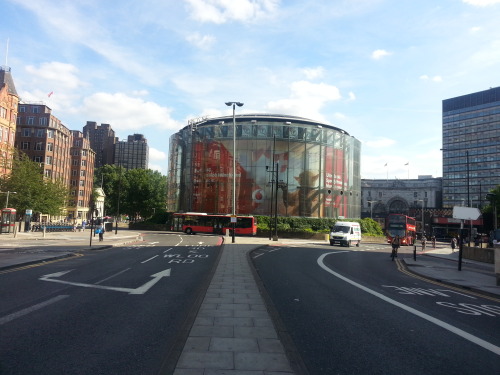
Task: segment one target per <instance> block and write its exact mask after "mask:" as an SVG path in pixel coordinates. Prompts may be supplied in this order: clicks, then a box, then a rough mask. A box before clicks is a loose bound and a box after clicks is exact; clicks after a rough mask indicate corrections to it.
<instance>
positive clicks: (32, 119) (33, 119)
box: [28, 117, 35, 125]
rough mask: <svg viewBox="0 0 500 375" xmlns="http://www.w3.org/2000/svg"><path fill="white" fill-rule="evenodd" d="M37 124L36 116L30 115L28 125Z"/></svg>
mask: <svg viewBox="0 0 500 375" xmlns="http://www.w3.org/2000/svg"><path fill="white" fill-rule="evenodd" d="M34 124H35V118H34V117H28V125H34Z"/></svg>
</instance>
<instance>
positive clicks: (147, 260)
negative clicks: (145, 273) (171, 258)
mask: <svg viewBox="0 0 500 375" xmlns="http://www.w3.org/2000/svg"><path fill="white" fill-rule="evenodd" d="M157 256H158V255H155V256H154V257H151V258H149V259H146V260H145V261H143V262H141V264H142V263H146V262H149V261H150V260H153V259H154V258H156V257H157Z"/></svg>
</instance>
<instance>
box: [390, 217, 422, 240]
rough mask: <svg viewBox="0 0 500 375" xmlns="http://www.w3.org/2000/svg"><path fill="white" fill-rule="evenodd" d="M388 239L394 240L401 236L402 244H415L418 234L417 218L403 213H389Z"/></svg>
mask: <svg viewBox="0 0 500 375" xmlns="http://www.w3.org/2000/svg"><path fill="white" fill-rule="evenodd" d="M385 228H386V232H387V241H388V242H389V243H391V242H392V240H393V238H394V237H396V236H399V238H400V240H401V241H400V244H401V245H413V243H414V242H415V236H416V233H415V231H416V229H417V228H416V220H415V218H414V217H409V216H406V215H401V214H389V216H387V221H386V226H385Z"/></svg>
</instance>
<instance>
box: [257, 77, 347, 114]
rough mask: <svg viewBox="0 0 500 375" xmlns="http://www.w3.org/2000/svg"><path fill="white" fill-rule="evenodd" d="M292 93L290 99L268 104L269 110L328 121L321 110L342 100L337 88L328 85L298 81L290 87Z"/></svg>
mask: <svg viewBox="0 0 500 375" xmlns="http://www.w3.org/2000/svg"><path fill="white" fill-rule="evenodd" d="M290 91H291V92H290V98H288V99H281V100H276V101H271V102H269V103H268V104H267V107H268V109H269V110H272V111H275V112H277V113H286V114H291V115H296V116H302V117H306V118H310V119H315V120H320V121H326V120H325V119H324V118H323V116H322V115H321V113H320V110H321V108H322V107H323V106H324V105H325V104H326V103H328V102H332V101H336V100H339V99H341V98H342V96H341V95H340V91H339V89H338V88H337V87H335V86H332V85H328V84H326V83H311V82H308V81H297V82H293V83H292V84H291V85H290Z"/></svg>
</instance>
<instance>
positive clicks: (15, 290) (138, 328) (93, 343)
mask: <svg viewBox="0 0 500 375" xmlns="http://www.w3.org/2000/svg"><path fill="white" fill-rule="evenodd" d="M217 240H218V238H216V237H209V236H187V235H179V234H175V235H173V234H170V235H168V234H148V235H147V236H146V238H145V241H144V242H142V243H140V244H138V245H133V246H123V247H115V248H111V249H106V250H99V251H87V252H84V253H83V256H79V257H75V258H70V259H67V260H64V261H60V262H55V263H51V264H47V265H44V266H42V267H31V268H27V269H23V270H16V271H14V272H8V273H3V274H0V301H1V305H0V374H2V375H5V374H23V375H28V374H37V375H39V374H160V373H169V372H170V371H171V369H172V366H173V365H175V361H176V359H177V357H176V356H177V355H178V354H179V350H181V349H182V346H181V347H179V343H180V342H182V341H183V338H184V337H185V335H186V334H187V331H186V328H187V326H188V325H189V322H190V319H193V318H194V315H193V313H195V312H196V306H197V303H199V302H201V300H200V298H201V297H203V295H204V291H205V289H206V287H207V282H208V281H209V276H210V274H211V272H212V271H213V266H214V264H216V260H217V257H218V256H219V252H220V246H217Z"/></svg>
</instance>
